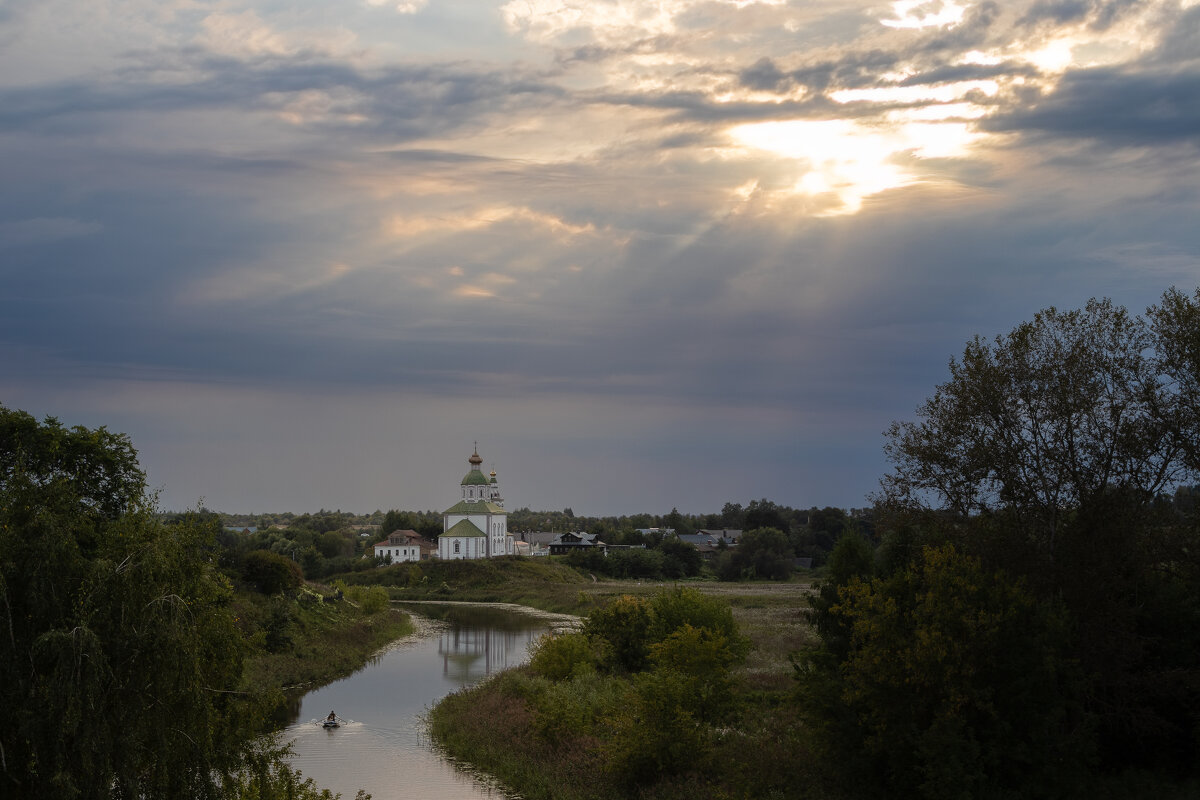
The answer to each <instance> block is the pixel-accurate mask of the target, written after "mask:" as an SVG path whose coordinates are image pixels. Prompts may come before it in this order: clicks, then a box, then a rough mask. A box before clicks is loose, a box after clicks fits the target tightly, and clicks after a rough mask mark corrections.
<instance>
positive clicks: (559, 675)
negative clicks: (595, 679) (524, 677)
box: [529, 633, 596, 681]
mask: <svg viewBox="0 0 1200 800" xmlns="http://www.w3.org/2000/svg"><path fill="white" fill-rule="evenodd" d="M595 664H596V659H595V656H594V655H593V653H592V646H591V644H590V643H589V642H588V639H587V637H586V636H584V635H583V634H581V633H560V634H557V635H554V634H545V635H543V636H542V637H541V638H540V639H538V640H537V642H536V643H535V644H534V646H533V652H532V654H531V656H530V658H529V667H530V669H532V670H533V671H534V672H535V673H536V674H538V675H541V676H543V677H546V678H549V679H551V680H554V681H563V680H566V679H567V678H571V677H575V676H580V675H584V674H586V673H588V672H592V671H594V670H595Z"/></svg>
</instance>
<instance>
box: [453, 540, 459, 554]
mask: <svg viewBox="0 0 1200 800" xmlns="http://www.w3.org/2000/svg"><path fill="white" fill-rule="evenodd" d="M454 552H456V553H457V552H458V542H455V543H454Z"/></svg>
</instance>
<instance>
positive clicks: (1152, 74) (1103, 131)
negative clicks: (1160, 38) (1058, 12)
mask: <svg viewBox="0 0 1200 800" xmlns="http://www.w3.org/2000/svg"><path fill="white" fill-rule="evenodd" d="M983 127H984V128H985V129H987V130H991V131H1004V132H1012V131H1017V132H1023V133H1027V134H1030V135H1036V136H1046V137H1053V138H1065V139H1086V140H1091V141H1095V142H1099V143H1103V144H1107V145H1110V146H1117V147H1137V146H1161V145H1166V144H1174V143H1192V144H1200V70H1194V69H1193V70H1187V71H1180V72H1163V71H1131V70H1129V69H1126V68H1117V67H1098V68H1092V69H1084V70H1075V71H1072V72H1069V73H1067V75H1065V76H1064V77H1063V79H1062V80H1061V81H1060V82H1059V84H1058V86H1057V87H1056V88H1055V90H1054V91H1053V92H1052V93H1050V94H1048V95H1045V96H1043V97H1042V98H1040V99H1039V100H1038V101H1037V102H1036V103H1034V104H1032V105H1031V106H1028V107H1019V108H1013V109H1010V110H1007V111H1001V112H999V113H997V114H996V115H995V116H992V117H990V118H988V119H987V120H986V121H985V122H984V123H983Z"/></svg>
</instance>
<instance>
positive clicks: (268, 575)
mask: <svg viewBox="0 0 1200 800" xmlns="http://www.w3.org/2000/svg"><path fill="white" fill-rule="evenodd" d="M242 577H243V578H244V579H245V580H246V582H247V583H249V584H251V585H252V586H254V588H255V589H257V590H258V591H260V592H262V593H263V594H278V593H279V592H286V591H288V590H290V589H295V588H296V587H297V586H299V585H300V584H301V583H302V582H303V580H304V579H303V576H302V575H301V573H300V567H298V566H297V565H296V563H295V562H293V561H292V560H291V559H289V558H287V557H285V556H281V555H279V554H278V553H272V552H270V551H268V550H251V551H250V552H249V553H247V554H246V557H245V558H244V559H242Z"/></svg>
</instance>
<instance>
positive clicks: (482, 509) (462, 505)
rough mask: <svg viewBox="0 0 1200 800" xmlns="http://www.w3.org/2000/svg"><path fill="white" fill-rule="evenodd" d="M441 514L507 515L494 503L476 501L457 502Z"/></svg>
mask: <svg viewBox="0 0 1200 800" xmlns="http://www.w3.org/2000/svg"><path fill="white" fill-rule="evenodd" d="M442 513H443V514H507V513H508V512H507V511H505V510H504V509H503V508H501V507H500V506H498V505H496V504H495V503H488V502H486V501H483V500H476V501H475V502H474V503H472V502H470V501H469V500H459V501H458V502H457V503H455V504H454V505H452V506H450V507H449V508H447V509H446V510H445V511H443V512H442Z"/></svg>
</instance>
